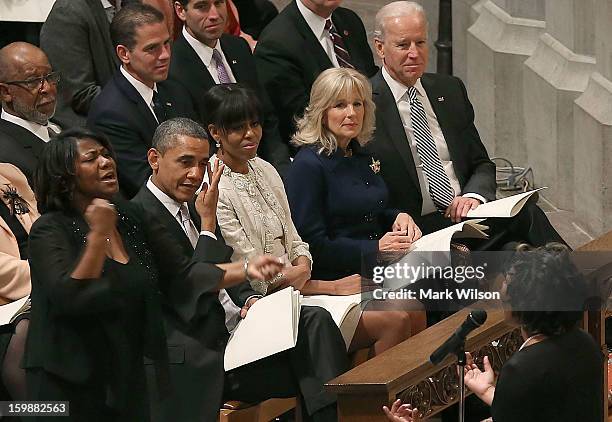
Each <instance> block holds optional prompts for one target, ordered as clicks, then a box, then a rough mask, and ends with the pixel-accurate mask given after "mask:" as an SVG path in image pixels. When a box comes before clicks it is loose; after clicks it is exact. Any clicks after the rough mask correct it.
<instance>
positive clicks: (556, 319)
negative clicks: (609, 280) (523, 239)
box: [506, 244, 587, 336]
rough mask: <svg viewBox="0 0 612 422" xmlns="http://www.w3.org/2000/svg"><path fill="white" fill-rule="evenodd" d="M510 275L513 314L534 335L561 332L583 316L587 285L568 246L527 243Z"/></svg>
mask: <svg viewBox="0 0 612 422" xmlns="http://www.w3.org/2000/svg"><path fill="white" fill-rule="evenodd" d="M506 276H507V283H508V284H507V286H508V287H507V295H508V298H509V302H510V305H511V307H512V315H513V316H514V318H516V319H517V320H518V321H519V322H520V323H521V324H522V325H523V326H524V327H525V330H526V331H527V333H529V334H530V335H531V334H536V333H541V334H545V335H548V336H552V335H557V334H561V333H563V332H566V331H567V330H569V329H570V328H572V327H574V326H575V325H576V323H577V322H578V321H579V320H581V319H582V316H583V310H584V304H585V300H586V297H587V286H586V283H585V280H584V278H583V276H582V275H581V274H580V273H579V272H578V270H577V269H576V267H575V266H574V264H573V263H572V261H571V258H570V254H569V250H568V248H567V247H566V246H564V245H561V244H548V245H546V246H543V247H540V248H535V249H532V248H529V247H526V246H523V247H521V248H519V251H518V252H516V253H515V255H514V256H513V258H512V260H511V263H510V266H509V268H508V270H507V274H506Z"/></svg>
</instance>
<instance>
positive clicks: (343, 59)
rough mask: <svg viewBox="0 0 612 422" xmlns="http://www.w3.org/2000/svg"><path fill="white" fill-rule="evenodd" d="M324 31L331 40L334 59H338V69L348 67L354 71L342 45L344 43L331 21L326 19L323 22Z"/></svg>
mask: <svg viewBox="0 0 612 422" xmlns="http://www.w3.org/2000/svg"><path fill="white" fill-rule="evenodd" d="M325 30H326V31H327V32H329V38H330V39H331V40H332V43H333V44H334V54H336V58H337V59H338V64H339V65H340V67H349V68H351V69H355V66H353V65H352V64H351V55H350V54H349V52H348V50H347V49H346V47H345V45H344V41H343V40H342V37H341V36H340V34H339V33H338V31H337V30H336V27H335V26H334V24H333V22H332V21H331V19H327V20H326V21H325Z"/></svg>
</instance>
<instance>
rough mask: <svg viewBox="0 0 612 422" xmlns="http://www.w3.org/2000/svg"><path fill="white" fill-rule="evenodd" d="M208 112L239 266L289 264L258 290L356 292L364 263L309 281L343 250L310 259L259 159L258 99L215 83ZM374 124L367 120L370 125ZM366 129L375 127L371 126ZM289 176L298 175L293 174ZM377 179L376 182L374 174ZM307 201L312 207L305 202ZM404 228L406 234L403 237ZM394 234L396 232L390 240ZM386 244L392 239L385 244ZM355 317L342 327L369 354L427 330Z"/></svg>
mask: <svg viewBox="0 0 612 422" xmlns="http://www.w3.org/2000/svg"><path fill="white" fill-rule="evenodd" d="M350 72H351V73H350V75H351V77H355V76H354V75H358V77H359V78H360V81H361V83H362V84H363V86H366V85H367V80H365V78H364V77H363V76H361V75H360V74H358V73H357V72H353V71H350ZM206 109H207V110H212V112H211V113H210V115H209V121H208V122H207V123H208V130H209V132H210V134H211V136H212V138H213V139H214V140H215V141H216V142H217V146H218V148H219V149H218V152H217V156H218V157H219V158H220V159H221V160H222V161H223V162H224V163H225V169H224V172H223V176H222V177H221V180H220V182H219V203H218V206H217V219H218V222H219V225H220V227H221V232H222V233H223V236H224V238H225V241H226V242H227V244H228V245H230V246H232V248H233V249H234V254H233V256H232V260H233V261H234V260H240V259H242V258H243V257H244V256H250V255H252V254H255V253H262V252H263V251H265V253H269V254H272V255H275V256H280V257H286V262H287V266H286V267H285V268H284V269H283V271H282V273H280V274H279V275H278V276H277V277H275V279H274V280H267V281H265V282H263V283H261V285H260V286H255V287H256V288H257V290H259V291H260V292H261V293H262V294H265V293H266V292H267V291H272V290H274V289H278V288H282V287H285V286H289V285H290V286H293V287H294V288H296V289H298V290H300V291H301V292H302V293H303V294H326V295H349V294H355V293H359V292H360V290H361V276H360V275H359V273H360V268H359V265H356V266H351V271H345V272H343V273H342V274H340V273H339V272H338V273H337V274H334V275H331V276H329V277H321V276H314V275H312V276H311V268H312V269H315V268H317V265H318V264H317V260H318V259H321V260H322V261H324V263H323V266H325V265H327V262H328V261H329V260H332V261H333V260H334V258H337V259H338V262H341V261H342V257H341V255H342V254H343V253H344V252H343V251H342V247H338V249H337V250H334V251H326V252H329V253H331V254H332V255H333V256H328V257H323V256H316V257H314V260H313V257H312V256H311V252H310V250H309V249H310V248H309V245H308V243H306V242H304V241H303V240H302V238H300V234H298V230H296V227H295V225H294V222H293V221H292V210H290V207H289V201H288V200H287V195H286V193H285V187H284V185H283V181H282V180H281V178H280V176H279V174H278V173H277V171H276V170H275V169H274V168H273V167H272V166H271V165H270V164H269V163H267V162H266V161H264V160H262V159H260V158H258V157H257V156H256V154H257V147H258V145H259V141H260V139H261V136H262V129H261V126H260V124H259V118H260V116H261V106H260V104H259V102H258V100H257V98H256V97H255V96H254V94H253V93H252V92H251V91H249V90H247V89H245V88H242V87H240V86H239V85H217V86H215V87H213V88H212V89H211V90H210V91H209V92H208V93H207V94H206ZM372 119H373V117H372V116H370V122H371V121H372ZM369 125H370V128H371V126H372V124H371V123H370V124H369ZM370 132H371V130H370ZM301 154H303V152H300V153H298V156H297V157H296V161H297V160H299V159H300V158H299V157H300V155H301ZM356 157H357V155H356ZM368 165H369V163H366V164H365V166H366V168H367V169H368V170H370V168H369V167H368ZM290 172H291V173H293V171H292V170H290ZM370 172H372V170H370ZM372 174H373V173H372ZM373 175H374V174H373ZM313 176H315V177H316V174H315V175H311V174H304V175H302V176H301V177H303V180H302V182H303V183H305V184H309V183H313V184H317V183H318V181H317V180H316V179H313ZM374 176H375V177H376V178H378V176H377V175H374ZM380 183H382V180H381V181H380ZM383 186H384V185H383ZM308 191H311V189H310V188H308V189H305V193H308ZM381 199H382V198H381ZM302 200H304V201H309V199H308V198H305V197H304V198H302ZM396 217H397V213H396V214H395V215H393V219H397V220H398V221H397V222H396V223H397V225H398V228H399V227H403V226H408V225H410V224H411V221H412V220H411V219H410V217H409V216H408V215H407V214H404V215H402V216H400V217H397V218H396ZM313 218H318V219H320V221H319V223H320V224H322V225H328V224H330V221H329V220H328V216H327V215H325V214H323V213H318V214H316V215H315V214H313ZM411 229H412V232H411V233H412V235H415V231H417V230H418V229H417V228H416V226H414V223H412V226H411ZM405 230H406V228H404V233H405ZM397 236H398V235H397V234H393V235H390V236H388V237H394V238H395V237H397ZM387 240H389V239H386V240H385V241H387ZM358 242H359V241H358ZM359 253H360V252H359ZM357 260H359V257H357ZM313 261H314V262H313ZM313 271H314V270H313ZM313 274H314V273H313ZM321 274H324V273H321ZM391 314H393V315H391ZM357 316H358V318H355V319H354V321H353V323H352V324H349V325H351V326H350V327H346V326H345V325H344V324H343V326H342V331H343V335H344V336H345V341H346V343H347V346H348V350H349V351H353V350H357V349H362V348H366V347H368V348H371V349H370V353H371V355H375V354H379V353H381V352H382V351H384V350H386V349H388V348H390V347H392V346H394V345H395V344H398V343H400V342H401V341H403V340H405V339H406V338H407V337H409V336H410V335H411V334H415V333H416V332H418V331H420V330H422V329H423V328H424V327H425V316H424V312H419V313H418V315H415V317H414V318H411V316H410V315H409V313H407V312H404V311H390V312H374V311H367V310H366V311H365V312H362V313H361V315H360V316H359V314H358V315H357Z"/></svg>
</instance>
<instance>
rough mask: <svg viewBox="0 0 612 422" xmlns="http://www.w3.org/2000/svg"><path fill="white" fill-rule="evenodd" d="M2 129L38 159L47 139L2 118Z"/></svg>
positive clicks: (0, 121)
mask: <svg viewBox="0 0 612 422" xmlns="http://www.w3.org/2000/svg"><path fill="white" fill-rule="evenodd" d="M0 130H1V131H3V132H5V133H6V134H8V135H9V136H10V137H11V138H12V139H13V140H15V141H16V142H17V144H18V145H19V146H20V147H21V148H23V149H24V150H26V151H28V154H32V155H33V156H34V157H36V158H37V159H38V158H39V157H40V154H41V153H42V151H43V149H44V147H45V145H46V144H45V141H43V140H42V139H40V138H39V137H38V136H36V135H34V134H33V133H32V132H30V131H29V130H27V129H25V128H22V127H21V126H19V125H16V124H14V123H11V122H9V121H6V120H3V119H0Z"/></svg>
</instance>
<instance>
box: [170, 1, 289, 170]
mask: <svg viewBox="0 0 612 422" xmlns="http://www.w3.org/2000/svg"><path fill="white" fill-rule="evenodd" d="M203 4H204V5H205V6H202V5H203ZM175 10H176V14H177V16H178V17H179V19H180V20H181V21H183V22H184V24H185V26H184V27H183V30H182V32H181V34H180V35H179V36H178V38H177V40H176V41H175V43H174V45H173V51H172V61H171V64H170V76H169V77H170V79H172V80H175V81H177V82H180V83H181V84H182V85H183V86H184V87H185V88H187V90H188V91H189V93H190V94H191V98H192V100H193V102H194V105H195V108H196V112H197V115H198V118H199V120H200V121H201V122H205V121H207V118H206V110H205V108H204V101H203V99H204V93H205V92H206V91H208V90H209V89H210V88H211V87H212V86H214V85H215V84H219V83H236V82H239V83H241V84H242V85H244V86H246V87H249V88H251V89H252V90H254V91H255V92H256V93H257V96H258V97H259V99H260V101H261V102H262V104H263V107H264V120H263V122H261V123H262V126H263V137H262V140H261V143H260V147H259V156H260V157H261V158H263V159H264V160H266V161H268V162H270V163H272V165H274V167H276V169H277V170H278V171H279V173H283V171H284V170H285V169H286V168H287V166H288V165H289V147H288V141H289V139H284V140H281V138H280V135H279V133H278V120H277V119H276V116H275V115H274V109H273V108H272V105H271V104H270V101H269V99H268V97H267V95H266V93H265V91H264V90H263V88H262V87H261V85H260V83H259V77H258V75H257V70H256V68H255V60H254V59H253V56H252V54H251V49H250V48H249V46H248V44H247V43H246V41H245V40H244V39H243V38H240V37H237V36H234V35H230V34H224V33H223V30H224V28H225V26H226V23H227V4H226V3H225V1H219V2H209V1H207V0H179V1H177V2H175Z"/></svg>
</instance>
